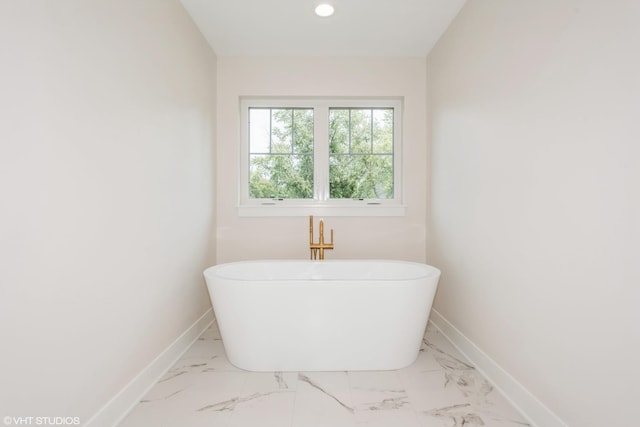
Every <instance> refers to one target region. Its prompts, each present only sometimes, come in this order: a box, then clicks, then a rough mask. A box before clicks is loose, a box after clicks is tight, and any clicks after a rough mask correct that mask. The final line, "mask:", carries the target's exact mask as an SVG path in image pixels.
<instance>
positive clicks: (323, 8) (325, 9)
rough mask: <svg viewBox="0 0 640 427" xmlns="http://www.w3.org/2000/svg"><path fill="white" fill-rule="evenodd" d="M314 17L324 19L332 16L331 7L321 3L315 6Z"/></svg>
mask: <svg viewBox="0 0 640 427" xmlns="http://www.w3.org/2000/svg"><path fill="white" fill-rule="evenodd" d="M316 15H318V16H321V17H323V18H326V17H327V16H331V15H333V6H331V5H330V4H327V3H322V4H319V5H318V6H316Z"/></svg>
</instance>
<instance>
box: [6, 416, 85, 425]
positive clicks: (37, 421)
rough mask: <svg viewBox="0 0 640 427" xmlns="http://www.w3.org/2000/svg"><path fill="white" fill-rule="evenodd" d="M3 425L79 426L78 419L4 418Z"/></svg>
mask: <svg viewBox="0 0 640 427" xmlns="http://www.w3.org/2000/svg"><path fill="white" fill-rule="evenodd" d="M4 424H5V425H7V426H10V425H17V426H19V425H24V426H28V425H36V426H74V425H75V426H77V425H80V417H9V416H6V417H4Z"/></svg>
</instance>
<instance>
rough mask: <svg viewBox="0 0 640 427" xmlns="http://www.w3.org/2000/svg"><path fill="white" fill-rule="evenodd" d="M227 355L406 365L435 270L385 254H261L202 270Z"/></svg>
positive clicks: (313, 365)
mask: <svg viewBox="0 0 640 427" xmlns="http://www.w3.org/2000/svg"><path fill="white" fill-rule="evenodd" d="M204 276H205V279H206V282H207V287H208V289H209V295H210V297H211V302H212V304H213V309H214V312H215V316H216V319H217V321H218V326H219V328H220V334H221V336H222V342H223V344H224V348H225V350H226V353H227V357H228V359H229V361H230V362H231V363H232V364H233V365H235V366H237V367H238V368H241V369H245V370H249V371H357V370H390V369H399V368H402V367H405V366H408V365H410V364H412V363H413V362H414V361H415V360H416V358H417V357H418V352H419V350H420V345H421V342H422V337H423V335H424V331H425V328H426V325H427V320H428V318H429V313H430V311H431V305H432V303H433V298H434V296H435V292H436V287H437V284H438V279H439V278H440V271H439V270H438V269H437V268H435V267H431V266H429V265H426V264H420V263H413V262H406V261H386V260H385V261H383V260H338V261H333V260H331V261H304V260H300V261H297V260H267V261H241V262H234V263H229V264H220V265H217V266H214V267H210V268H208V269H206V270H205V271H204Z"/></svg>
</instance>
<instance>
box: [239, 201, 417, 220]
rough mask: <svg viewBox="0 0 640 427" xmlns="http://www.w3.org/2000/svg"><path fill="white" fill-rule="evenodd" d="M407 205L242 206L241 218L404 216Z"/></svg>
mask: <svg viewBox="0 0 640 427" xmlns="http://www.w3.org/2000/svg"><path fill="white" fill-rule="evenodd" d="M405 211H406V206H405V205H385V204H380V205H361V204H358V205H342V206H340V205H320V204H308V205H278V204H275V205H240V206H238V215H239V216H241V217H261V216H273V217H275V216H308V215H314V216H325V217H328V216H361V217H375V216H404V215H405Z"/></svg>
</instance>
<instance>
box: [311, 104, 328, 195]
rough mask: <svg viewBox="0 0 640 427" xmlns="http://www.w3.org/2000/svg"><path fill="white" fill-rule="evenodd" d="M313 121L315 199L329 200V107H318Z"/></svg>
mask: <svg viewBox="0 0 640 427" xmlns="http://www.w3.org/2000/svg"><path fill="white" fill-rule="evenodd" d="M313 117H314V121H313V164H314V173H313V182H314V184H313V187H314V199H316V200H319V201H323V202H324V201H327V200H329V108H328V107H325V106H321V107H316V108H315V110H314V114H313Z"/></svg>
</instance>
